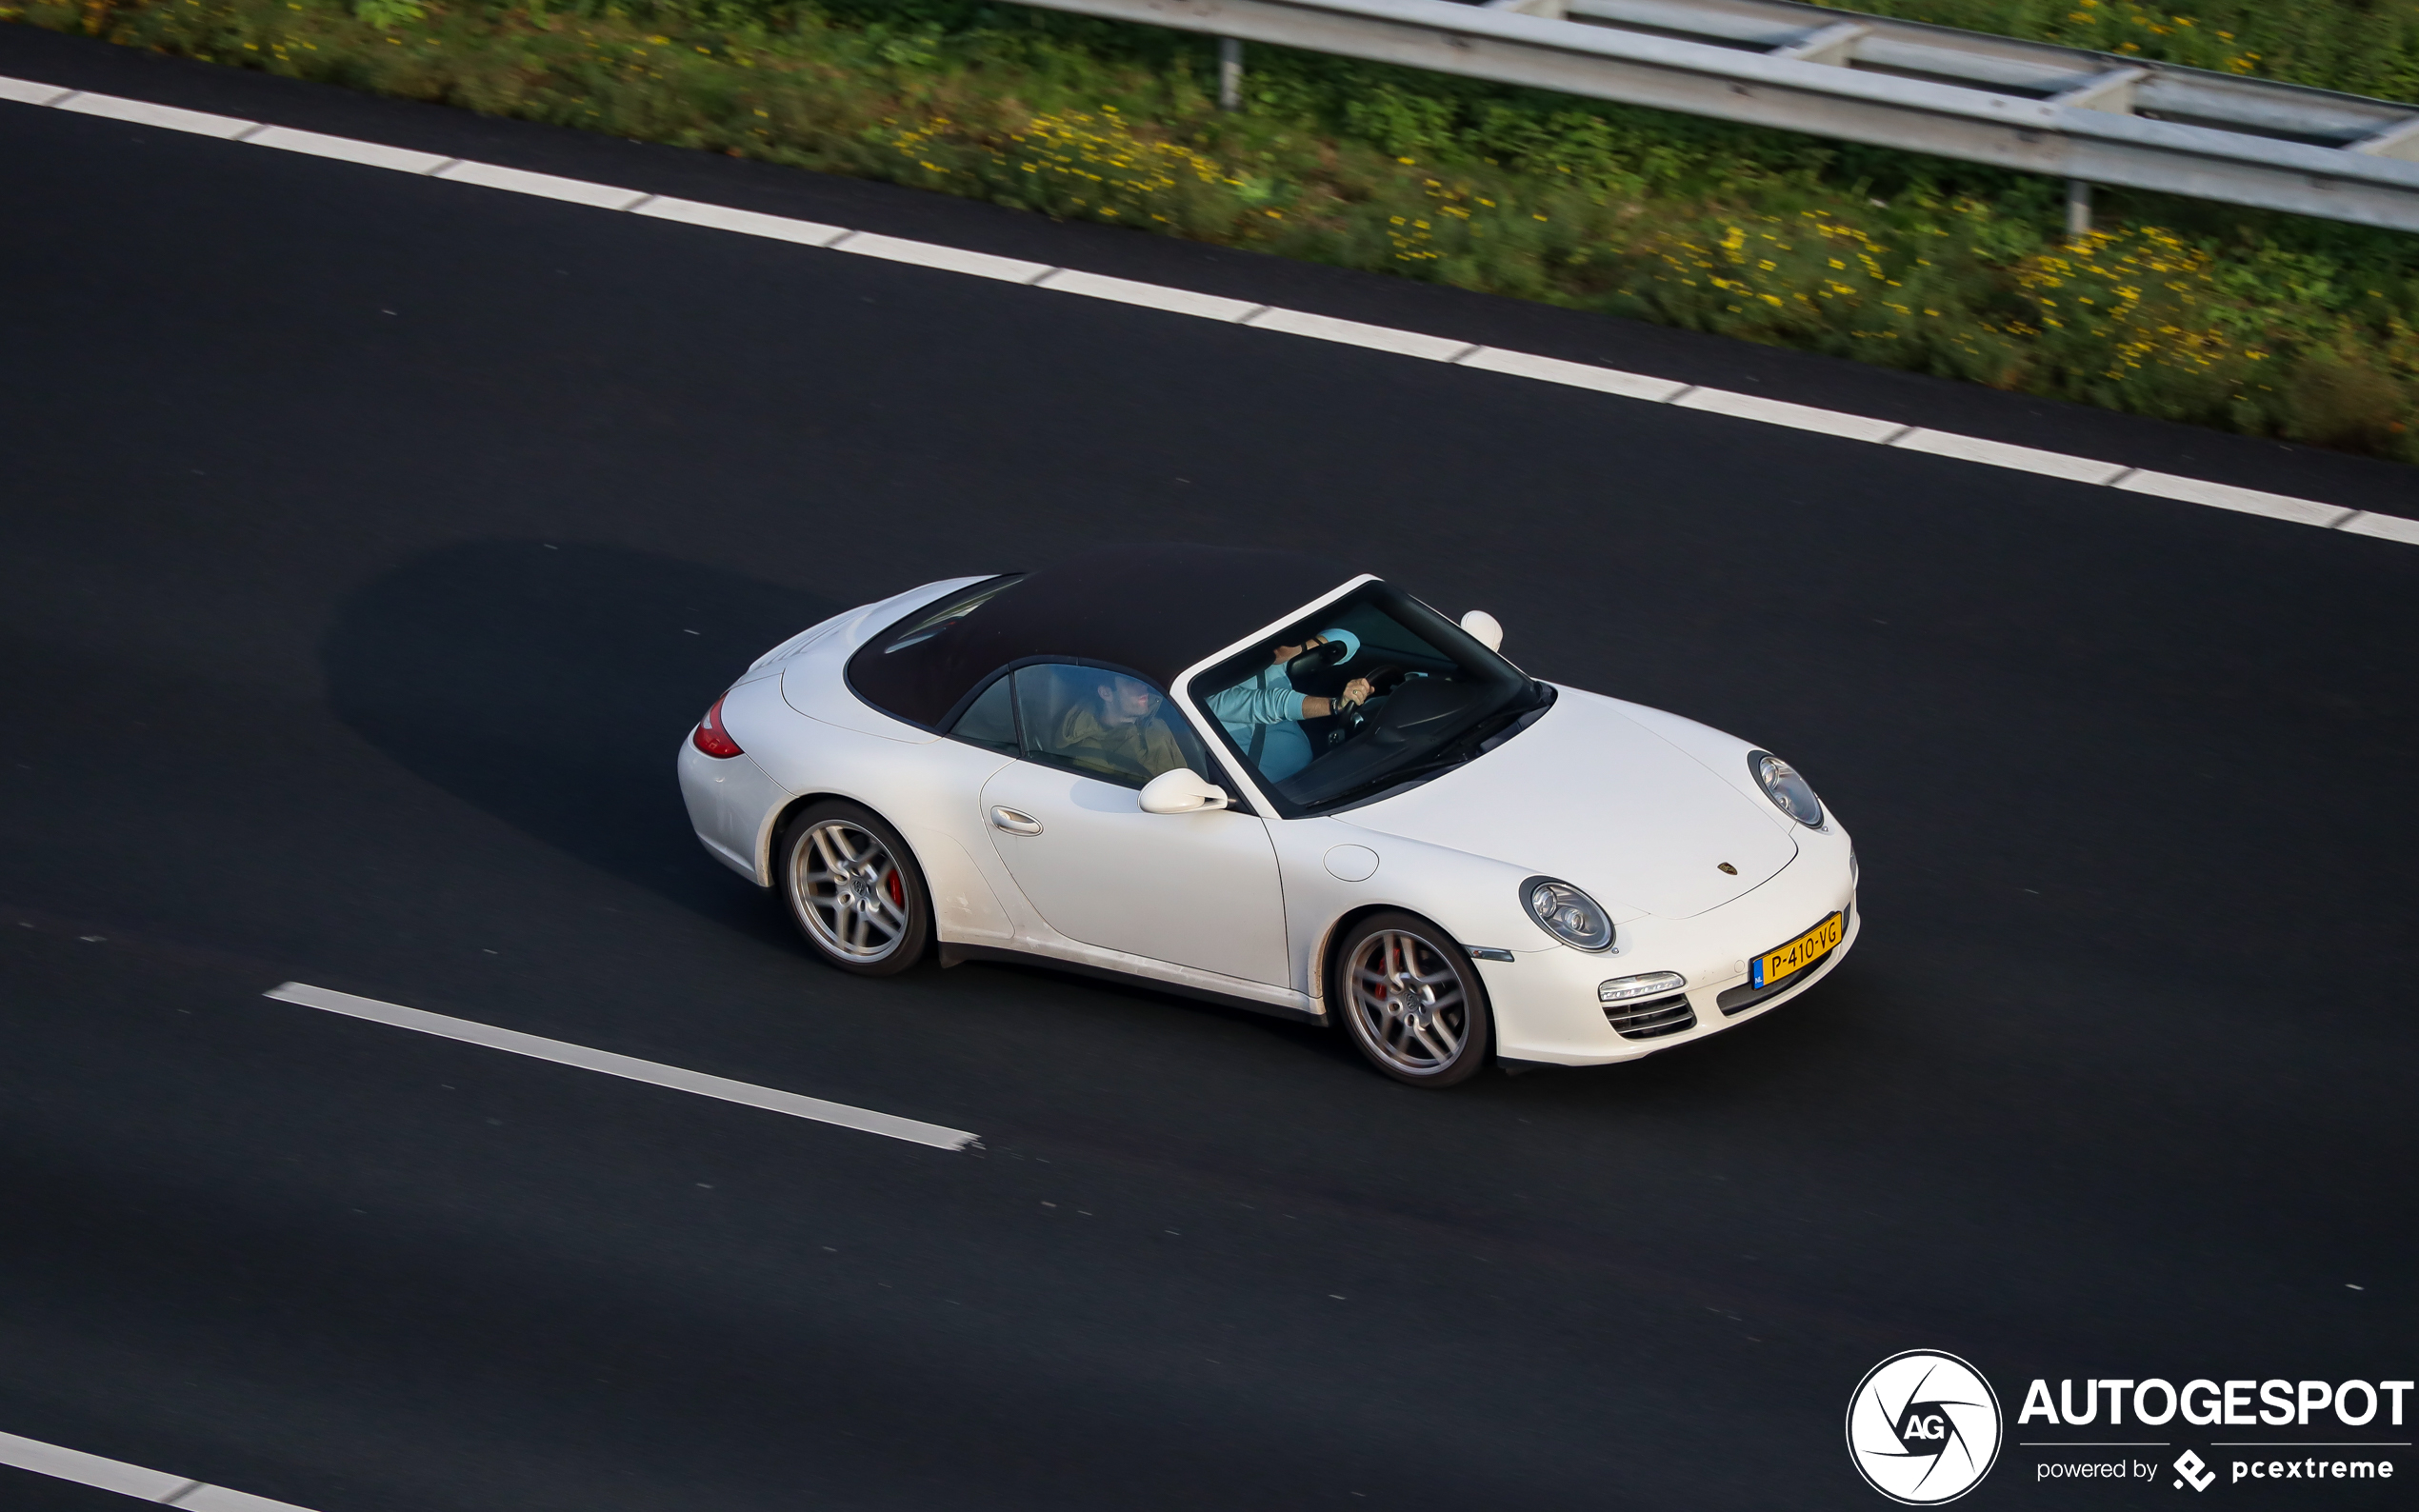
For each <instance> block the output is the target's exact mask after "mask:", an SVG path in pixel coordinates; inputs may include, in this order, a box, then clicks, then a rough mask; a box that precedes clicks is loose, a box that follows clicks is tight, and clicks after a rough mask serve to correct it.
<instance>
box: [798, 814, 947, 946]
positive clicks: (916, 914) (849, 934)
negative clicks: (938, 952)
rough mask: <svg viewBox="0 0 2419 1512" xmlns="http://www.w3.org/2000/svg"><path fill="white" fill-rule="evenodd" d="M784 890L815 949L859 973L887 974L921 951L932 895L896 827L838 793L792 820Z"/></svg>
mask: <svg viewBox="0 0 2419 1512" xmlns="http://www.w3.org/2000/svg"><path fill="white" fill-rule="evenodd" d="M781 884H782V885H781V894H782V897H783V899H784V900H785V901H786V902H787V903H788V904H789V905H790V919H791V920H792V921H793V922H795V923H796V925H798V932H799V933H801V934H803V935H805V936H806V937H807V943H808V944H809V945H812V946H814V947H815V952H816V954H818V955H820V956H822V957H823V958H824V959H825V960H826V961H829V962H830V963H831V964H832V965H835V966H838V967H839V968H840V969H841V970H843V971H851V972H854V973H856V974H857V975H859V976H866V977H887V976H892V975H895V974H896V973H898V972H901V971H905V970H906V969H907V968H908V967H910V966H911V965H915V964H916V962H918V961H920V960H922V959H923V957H924V947H925V945H927V944H928V943H929V942H930V940H931V938H932V902H931V897H930V894H929V893H928V892H926V890H925V886H924V875H923V873H922V872H921V871H919V870H917V868H916V865H915V857H914V856H913V855H912V854H911V853H910V851H909V850H908V847H907V842H906V841H904V840H901V839H900V838H899V832H898V831H897V830H895V829H892V828H891V827H890V826H889V825H886V824H884V823H883V822H882V820H881V818H880V817H879V816H877V815H876V814H875V813H874V812H873V811H872V810H871V809H869V808H866V807H863V806H859V805H856V804H851V803H848V802H846V801H844V800H840V799H830V800H827V801H826V802H823V803H820V804H816V805H814V806H812V807H810V808H808V809H807V810H806V811H805V812H803V813H801V814H799V815H798V817H797V818H795V819H793V820H791V821H790V830H789V834H788V837H787V839H786V840H785V841H784V843H783V846H782V859H781Z"/></svg>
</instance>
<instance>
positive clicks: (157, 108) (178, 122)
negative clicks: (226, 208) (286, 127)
mask: <svg viewBox="0 0 2419 1512" xmlns="http://www.w3.org/2000/svg"><path fill="white" fill-rule="evenodd" d="M50 104H51V105H52V107H53V108H54V109H61V110H73V111H74V112H76V113H77V114H78V115H102V116H107V117H109V118H110V120H112V121H131V122H133V123H134V124H135V125H137V126H157V127H165V128H166V129H169V130H171V131H190V132H192V133H193V134H194V135H196V136H215V137H220V138H229V137H237V136H241V135H243V134H244V133H245V132H246V131H249V130H250V129H253V128H254V127H257V126H258V125H260V123H259V122H258V121H238V120H236V119H235V118H234V117H233V116H231V115H210V114H209V113H207V112H205V111H202V110H180V109H177V108H176V107H175V106H172V105H153V104H151V103H150V101H148V100H122V99H119V98H118V97H117V96H116V95H114V94H70V95H69V96H68V97H67V98H66V99H64V100H53V101H51V102H50Z"/></svg>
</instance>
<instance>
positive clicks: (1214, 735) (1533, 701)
mask: <svg viewBox="0 0 2419 1512" xmlns="http://www.w3.org/2000/svg"><path fill="white" fill-rule="evenodd" d="M1365 599H1375V600H1377V601H1378V607H1380V609H1381V611H1383V612H1386V613H1388V614H1389V615H1392V614H1395V613H1396V606H1395V604H1392V603H1389V602H1387V601H1388V600H1398V601H1400V603H1402V604H1405V605H1409V606H1412V607H1417V608H1418V609H1421V610H1424V611H1426V612H1427V613H1428V614H1430V615H1434V616H1435V620H1436V626H1435V632H1436V634H1441V635H1443V636H1445V637H1446V641H1445V644H1443V645H1438V644H1436V641H1435V635H1432V634H1431V633H1430V629H1429V627H1423V626H1421V625H1419V624H1418V623H1416V622H1415V621H1411V622H1406V623H1405V627H1406V628H1407V629H1409V630H1410V631H1411V632H1412V633H1413V634H1415V635H1417V636H1419V637H1420V638H1421V639H1423V640H1425V641H1428V642H1429V644H1430V646H1431V648H1432V649H1434V650H1435V651H1437V652H1438V653H1439V654H1440V655H1444V656H1446V657H1448V658H1449V659H1450V660H1453V661H1456V662H1461V663H1463V664H1464V665H1466V666H1467V665H1470V664H1476V665H1477V666H1488V665H1489V664H1492V666H1495V667H1500V668H1502V669H1503V670H1504V671H1506V672H1509V674H1510V676H1511V677H1512V678H1513V679H1515V680H1516V681H1517V685H1518V688H1519V691H1518V692H1516V693H1512V694H1511V695H1510V696H1508V697H1506V698H1504V699H1502V700H1499V701H1497V702H1495V703H1493V704H1492V705H1491V706H1489V707H1487V708H1486V709H1484V710H1483V711H1482V712H1480V713H1478V714H1477V715H1475V716H1474V717H1472V718H1469V720H1467V721H1465V722H1462V723H1460V724H1458V725H1456V726H1454V728H1453V729H1452V731H1451V732H1450V733H1449V734H1448V735H1446V736H1445V737H1443V738H1441V739H1439V740H1437V741H1435V742H1434V743H1433V744H1430V745H1428V746H1426V747H1425V749H1424V750H1416V751H1407V753H1406V754H1407V756H1408V757H1409V759H1408V760H1406V761H1403V762H1400V763H1398V764H1397V766H1398V767H1400V768H1402V769H1403V770H1404V772H1405V775H1404V776H1403V777H1402V779H1401V780H1400V781H1393V782H1376V781H1374V780H1372V781H1371V782H1364V783H1360V784H1356V785H1354V786H1351V787H1348V788H1346V789H1345V790H1344V791H1343V792H1341V793H1339V794H1337V795H1336V796H1334V797H1331V798H1326V799H1320V800H1316V801H1313V802H1309V803H1302V802H1297V801H1296V800H1294V799H1293V798H1292V797H1291V796H1290V795H1289V794H1288V793H1286V792H1284V791H1282V790H1281V789H1280V788H1279V787H1278V786H1277V784H1276V783H1275V782H1274V781H1272V780H1271V779H1269V778H1268V777H1266V776H1264V775H1263V774H1262V773H1261V772H1260V770H1259V769H1258V768H1257V767H1256V766H1253V765H1252V763H1251V761H1250V760H1249V756H1248V755H1247V754H1246V753H1245V752H1244V751H1243V749H1242V748H1241V747H1240V746H1237V745H1236V744H1235V741H1234V738H1233V736H1232V735H1231V734H1229V731H1228V730H1227V727H1226V726H1225V724H1224V722H1223V721H1221V720H1219V719H1218V718H1216V717H1215V716H1214V715H1211V714H1210V713H1209V712H1208V699H1209V698H1210V696H1211V695H1212V694H1214V693H1216V692H1222V691H1224V690H1225V687H1226V686H1229V685H1225V684H1222V685H1221V686H1220V687H1218V688H1214V689H1212V688H1206V687H1202V686H1199V685H1200V684H1201V682H1202V680H1203V679H1204V678H1206V677H1208V676H1210V674H1211V673H1213V672H1218V671H1220V670H1221V669H1222V668H1225V667H1226V666H1228V664H1229V663H1231V662H1233V661H1235V660H1236V659H1237V658H1239V657H1242V656H1244V655H1245V654H1247V653H1249V652H1252V651H1254V650H1260V651H1265V650H1266V649H1267V648H1268V647H1272V646H1278V645H1284V644H1287V643H1288V642H1289V640H1290V639H1292V638H1294V637H1299V636H1309V635H1315V634H1317V633H1318V631H1319V629H1320V628H1321V627H1320V625H1319V624H1318V623H1317V622H1318V621H1320V620H1321V619H1323V618H1326V617H1331V616H1333V615H1334V614H1335V613H1336V612H1337V611H1338V610H1339V609H1343V608H1347V607H1354V606H1355V605H1357V604H1358V603H1359V602H1361V601H1363V600H1365ZM1170 694H1171V701H1174V702H1177V703H1179V705H1180V706H1181V707H1182V708H1183V710H1184V713H1185V716H1186V717H1187V718H1188V719H1190V720H1191V721H1192V723H1193V726H1194V728H1195V729H1196V730H1197V731H1198V732H1199V734H1200V735H1201V738H1202V739H1203V740H1204V741H1205V742H1208V743H1209V744H1210V746H1211V748H1212V749H1213V750H1215V751H1216V752H1217V753H1218V755H1219V758H1220V761H1221V764H1222V765H1224V766H1227V767H1229V770H1230V772H1231V773H1232V774H1233V775H1234V776H1235V777H1236V778H1237V779H1238V780H1239V781H1242V782H1246V783H1249V784H1250V785H1251V786H1253V787H1255V788H1256V789H1257V790H1258V791H1259V793H1260V794H1261V796H1262V797H1263V798H1264V799H1265V800H1266V802H1267V805H1268V811H1269V812H1270V813H1273V814H1276V815H1278V816H1280V817H1282V818H1286V819H1311V818H1318V817H1322V816H1326V815H1330V814H1340V813H1346V812H1349V811H1350V810H1352V809H1355V808H1361V807H1364V806H1368V805H1369V804H1373V803H1377V802H1380V801H1382V800H1384V799H1387V798H1389V797H1392V796H1394V795H1395V794H1397V793H1400V792H1404V791H1408V790H1409V788H1412V787H1416V786H1421V785H1422V784H1425V783H1428V782H1430V781H1432V780H1434V779H1435V778H1437V777H1441V776H1443V775H1444V774H1445V773H1446V772H1448V771H1452V770H1455V769H1457V768H1458V767H1461V766H1468V765H1469V763H1470V762H1473V761H1476V760H1477V759H1478V758H1479V757H1480V756H1483V755H1485V754H1486V753H1487V752H1489V751H1491V750H1493V749H1494V748H1495V747H1496V746H1500V745H1502V744H1503V743H1504V742H1505V741H1507V740H1509V739H1510V738H1511V736H1513V735H1515V734H1517V733H1519V732H1520V731H1521V730H1522V729H1525V728H1526V727H1527V726H1529V724H1531V723H1534V721H1533V720H1530V719H1524V718H1522V717H1521V716H1523V715H1527V714H1532V713H1535V712H1540V711H1542V709H1543V708H1544V706H1546V705H1547V704H1549V703H1550V702H1551V701H1552V698H1553V689H1552V687H1551V685H1549V684H1545V683H1541V682H1539V681H1538V680H1537V679H1535V678H1533V677H1530V676H1529V674H1528V673H1527V672H1525V671H1523V670H1522V669H1521V668H1520V667H1519V666H1516V665H1515V664H1513V663H1512V662H1511V660H1510V659H1509V658H1508V657H1506V656H1505V655H1504V654H1503V653H1502V652H1500V651H1497V650H1494V649H1492V648H1490V647H1488V646H1487V645H1486V644H1485V643H1483V642H1481V641H1479V640H1478V639H1477V638H1476V637H1474V636H1472V635H1471V634H1470V633H1469V631H1467V630H1465V629H1463V628H1462V627H1460V626H1459V625H1457V624H1455V623H1454V622H1453V621H1452V620H1451V619H1450V618H1449V617H1447V616H1446V615H1445V614H1444V613H1442V612H1441V611H1439V610H1438V609H1437V608H1435V607H1433V606H1432V605H1429V603H1427V602H1426V601H1425V600H1423V599H1421V598H1419V597H1418V596H1417V595H1415V594H1412V593H1410V592H1409V591H1407V590H1405V589H1403V588H1400V587H1395V586H1394V585H1393V584H1391V583H1389V582H1387V581H1386V580H1385V579H1383V578H1380V577H1377V576H1376V575H1374V574H1372V573H1363V574H1361V575H1360V576H1358V577H1356V578H1354V579H1352V580H1351V581H1350V582H1349V583H1346V584H1344V585H1342V586H1341V587H1338V588H1337V589H1336V590H1335V591H1334V592H1332V593H1329V594H1327V595H1325V596H1323V597H1321V598H1319V599H1316V600H1313V601H1312V602H1311V603H1309V604H1308V605H1306V606H1304V607H1302V608H1300V609H1297V610H1295V611H1294V612H1293V613H1292V614H1289V615H1288V616H1286V617H1285V618H1284V619H1282V620H1279V621H1276V622H1274V623H1272V624H1270V625H1268V626H1265V627H1262V628H1261V629H1260V631H1258V632H1257V633H1255V634H1253V635H1251V636H1249V637H1247V638H1246V639H1244V640H1241V641H1238V642H1236V643H1234V644H1233V645H1231V646H1229V647H1224V648H1222V649H1220V650H1219V651H1218V652H1217V654H1215V655H1214V656H1210V657H1209V658H1206V659H1205V660H1203V661H1201V662H1199V663H1197V664H1195V665H1194V666H1190V667H1189V668H1187V669H1186V671H1185V673H1184V675H1183V676H1182V677H1180V678H1178V679H1177V680H1176V686H1175V687H1174V688H1172V689H1170ZM1507 714H1509V716H1511V717H1510V718H1509V719H1505V718H1502V717H1501V716H1504V715H1507ZM1489 724H1492V725H1493V726H1495V727H1494V728H1493V729H1492V730H1491V731H1490V732H1489V734H1488V735H1487V737H1485V738H1484V739H1483V740H1482V741H1480V742H1478V743H1476V744H1475V745H1474V748H1472V749H1470V750H1469V751H1468V752H1467V753H1466V754H1464V755H1463V756H1462V757H1461V758H1460V759H1459V760H1456V761H1452V762H1450V763H1449V764H1445V765H1434V764H1433V763H1434V762H1435V760H1436V758H1437V757H1439V756H1440V754H1441V753H1443V752H1446V751H1449V750H1451V749H1453V748H1454V747H1456V746H1461V745H1464V744H1468V743H1469V735H1470V733H1471V731H1473V730H1476V729H1478V728H1479V727H1481V726H1487V725H1489Z"/></svg>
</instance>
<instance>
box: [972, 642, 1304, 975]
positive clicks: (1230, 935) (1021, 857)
mask: <svg viewBox="0 0 2419 1512" xmlns="http://www.w3.org/2000/svg"><path fill="white" fill-rule="evenodd" d="M1011 675H1012V676H1013V678H1014V706H1015V712H1016V723H1017V727H1018V732H1019V741H1020V746H1019V751H1020V759H1019V760H1017V761H1013V762H1010V764H1009V765H1008V766H1005V767H1003V768H1002V769H1001V770H1000V771H998V772H996V773H994V774H993V775H992V777H991V778H990V781H989V782H988V783H986V784H985V785H984V787H983V794H982V804H983V813H984V817H985V820H986V822H987V823H988V824H989V826H990V836H991V843H992V845H993V846H995V847H996V848H997V850H998V852H999V857H1000V862H1001V864H1002V865H1005V866H1006V867H1007V868H1008V871H1009V873H1010V876H1012V877H1014V878H1015V880H1016V885H1017V886H1018V887H1019V888H1020V889H1022V890H1023V892H1024V894H1025V897H1026V900H1027V901H1028V902H1030V904H1031V905H1032V906H1033V911H1034V912H1035V913H1037V914H1039V915H1040V916H1041V918H1042V920H1043V921H1044V922H1045V923H1047V924H1048V925H1050V927H1051V928H1052V929H1055V930H1057V931H1058V932H1059V933H1060V934H1063V935H1065V936H1067V937H1068V938H1069V939H1070V940H1078V941H1081V942H1082V943H1084V944H1085V945H1098V946H1101V947H1103V948H1106V949H1110V950H1118V951H1123V952H1125V953H1127V954H1129V955H1137V956H1145V957H1148V958H1150V959H1151V960H1154V961H1165V962H1169V963H1171V964H1173V965H1182V966H1190V967H1193V968H1195V969H1197V970H1202V971H1214V972H1216V973H1218V974H1219V975H1221V976H1229V977H1237V978H1241V979H1242V980H1244V981H1247V982H1258V983H1265V984H1268V985H1272V986H1283V985H1286V982H1287V976H1288V973H1287V969H1286V948H1285V902H1284V895H1283V892H1282V890H1281V889H1280V887H1279V885H1278V882H1277V861H1276V851H1275V848H1274V847H1273V846H1271V845H1270V844H1269V832H1268V827H1267V826H1266V825H1265V824H1264V823H1263V822H1262V821H1261V820H1260V819H1259V818H1258V817H1257V816H1255V815H1253V814H1249V813H1246V812H1241V811H1238V810H1233V809H1226V810H1217V809H1212V810H1210V811H1207V812H1202V813H1191V814H1146V813H1144V812H1143V811H1142V808H1141V806H1140V805H1139V803H1138V802H1137V795H1138V794H1139V792H1140V790H1141V788H1142V786H1143V784H1144V783H1145V782H1147V781H1149V780H1150V778H1151V777H1152V776H1155V775H1157V773H1158V772H1159V771H1164V770H1168V769H1170V768H1171V767H1173V766H1190V767H1191V768H1192V769H1193V770H1194V771H1196V772H1201V773H1202V774H1204V775H1205V776H1209V777H1210V780H1211V781H1213V782H1214V781H1219V777H1218V775H1217V773H1216V772H1215V770H1214V768H1212V767H1211V766H1210V762H1209V759H1208V757H1207V756H1206V755H1205V754H1204V752H1203V750H1202V747H1201V743H1200V741H1199V739H1198V738H1197V737H1196V736H1195V735H1194V734H1193V732H1192V730H1191V729H1190V727H1189V726H1187V725H1186V723H1185V720H1184V717H1183V715H1182V714H1180V713H1178V712H1177V711H1176V710H1174V709H1172V708H1170V707H1168V706H1167V703H1166V700H1165V699H1164V698H1163V697H1162V696H1161V695H1160V694H1159V691H1158V690H1157V689H1156V688H1152V687H1150V685H1149V684H1147V683H1144V682H1143V681H1142V680H1140V679H1138V678H1134V677H1131V676H1130V675H1128V674H1123V673H1117V672H1111V671H1106V670H1103V669H1100V668H1097V667H1089V666H1067V665H1053V666H1024V667H1019V668H1018V669H1017V670H1016V671H1015V672H1014V673H1013V674H1011ZM991 699H992V701H994V702H996V701H997V695H996V694H993V695H991ZM1227 786H1229V791H1230V792H1231V791H1232V790H1233V789H1232V786H1231V785H1230V784H1229V785H1227Z"/></svg>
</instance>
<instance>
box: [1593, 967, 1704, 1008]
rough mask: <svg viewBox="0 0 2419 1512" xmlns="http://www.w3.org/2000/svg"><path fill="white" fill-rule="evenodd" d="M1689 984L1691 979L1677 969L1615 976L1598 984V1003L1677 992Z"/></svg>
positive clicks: (1619, 1001) (1620, 1001)
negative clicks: (1629, 975)
mask: <svg viewBox="0 0 2419 1512" xmlns="http://www.w3.org/2000/svg"><path fill="white" fill-rule="evenodd" d="M1687 985H1689V979H1688V978H1686V977H1684V976H1682V975H1681V974H1680V973H1678V972H1677V971H1649V972H1648V973H1647V974H1646V975H1644V976H1636V977H1615V978H1613V979H1612V980H1611V981H1609V982H1599V983H1597V984H1596V1001H1597V1002H1598V1003H1627V1002H1629V1000H1631V999H1632V998H1652V997H1660V996H1661V995H1662V994H1664V993H1667V992H1677V991H1679V990H1680V989H1681V988H1682V987H1685V986H1687Z"/></svg>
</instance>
